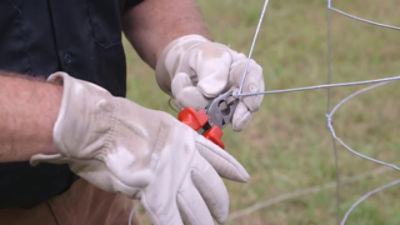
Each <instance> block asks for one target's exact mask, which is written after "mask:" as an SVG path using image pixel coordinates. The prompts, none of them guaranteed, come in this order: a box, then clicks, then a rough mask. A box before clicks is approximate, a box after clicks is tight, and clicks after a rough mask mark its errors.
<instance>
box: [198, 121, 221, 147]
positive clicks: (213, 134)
mask: <svg viewBox="0 0 400 225" xmlns="http://www.w3.org/2000/svg"><path fill="white" fill-rule="evenodd" d="M203 135H204V137H205V138H207V139H208V140H210V141H212V142H214V144H216V145H218V146H219V147H221V148H222V149H225V145H224V143H223V142H222V141H221V138H222V135H223V133H222V130H221V129H220V128H219V127H218V126H216V125H214V126H212V127H211V128H210V129H208V130H207V131H206V132H204V134H203Z"/></svg>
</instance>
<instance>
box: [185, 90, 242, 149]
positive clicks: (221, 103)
mask: <svg viewBox="0 0 400 225" xmlns="http://www.w3.org/2000/svg"><path fill="white" fill-rule="evenodd" d="M238 103H239V99H238V98H235V97H234V96H233V90H229V91H227V92H225V93H223V94H221V95H219V96H218V97H216V98H215V99H214V100H213V101H212V102H211V103H210V105H209V106H208V107H207V108H206V109H205V110H204V109H203V110H199V111H196V110H195V109H194V108H191V107H187V108H185V109H183V110H181V111H180V112H179V114H178V119H179V120H180V121H181V122H183V123H185V124H186V125H188V126H190V127H191V128H193V129H194V130H197V131H201V130H203V131H202V134H203V136H204V137H205V138H207V139H209V140H210V141H212V142H214V143H215V144H216V145H218V146H220V147H221V148H225V145H224V143H223V142H222V140H221V138H222V135H223V132H222V129H223V128H224V126H225V125H227V124H228V123H231V122H232V117H233V113H234V112H235V109H236V106H237V104H238Z"/></svg>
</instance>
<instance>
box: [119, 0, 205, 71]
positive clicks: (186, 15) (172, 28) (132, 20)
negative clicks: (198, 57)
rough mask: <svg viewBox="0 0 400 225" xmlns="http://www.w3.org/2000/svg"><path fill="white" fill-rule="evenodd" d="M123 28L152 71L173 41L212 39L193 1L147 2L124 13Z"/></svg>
mask: <svg viewBox="0 0 400 225" xmlns="http://www.w3.org/2000/svg"><path fill="white" fill-rule="evenodd" d="M123 25H124V31H125V34H126V36H127V38H128V39H129V41H130V42H131V43H132V45H133V46H134V47H135V49H136V50H137V52H138V53H139V55H140V56H141V57H142V59H143V60H145V61H146V62H147V63H148V64H149V65H150V66H152V67H153V68H154V67H155V65H156V62H157V57H158V56H159V54H160V53H161V51H162V50H163V49H164V47H165V46H166V45H167V44H168V43H169V42H171V41H172V40H174V39H176V38H178V37H180V36H182V35H187V34H200V35H203V36H205V37H209V34H208V32H207V30H206V28H205V26H204V23H203V20H202V17H201V15H200V12H199V10H198V9H197V6H196V4H195V1H194V0H144V1H143V2H142V3H140V4H139V5H138V6H136V7H134V8H132V9H131V10H130V11H128V12H126V13H125V15H124V18H123Z"/></svg>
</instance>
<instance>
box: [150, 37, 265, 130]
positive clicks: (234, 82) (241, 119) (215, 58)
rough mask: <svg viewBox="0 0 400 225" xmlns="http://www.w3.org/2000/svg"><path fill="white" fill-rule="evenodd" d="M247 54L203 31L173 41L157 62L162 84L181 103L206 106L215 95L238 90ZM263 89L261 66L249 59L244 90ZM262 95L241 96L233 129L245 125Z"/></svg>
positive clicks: (256, 108)
mask: <svg viewBox="0 0 400 225" xmlns="http://www.w3.org/2000/svg"><path fill="white" fill-rule="evenodd" d="M246 63H247V57H246V56H245V55H244V54H241V53H237V52H236V51H233V50H232V49H230V48H228V47H227V46H225V45H222V44H219V43H215V42H211V41H209V40H208V39H206V38H204V37H202V36H200V35H187V36H183V37H181V38H178V39H176V40H174V41H172V42H171V43H170V44H168V45H167V47H165V49H164V50H163V51H162V53H161V55H160V57H159V59H158V61H157V66H156V79H157V82H158V84H159V86H160V88H161V89H162V90H163V91H164V92H166V93H167V94H169V95H170V96H172V98H173V99H174V100H175V103H176V104H177V105H178V106H179V107H180V108H184V107H189V106H190V107H193V108H195V109H197V110H200V109H204V108H205V107H206V106H208V105H209V103H210V102H211V101H212V99H213V98H215V97H217V96H218V95H219V94H222V93H224V92H225V91H228V90H229V89H237V90H239V87H240V83H241V81H242V75H243V72H244V69H245V67H246ZM258 91H264V78H263V74H262V68H261V66H259V65H258V64H257V63H256V62H255V61H254V60H251V61H250V64H249V67H248V70H247V76H246V80H245V83H244V86H243V92H258ZM262 99H263V96H262V95H258V96H252V97H242V98H241V100H240V102H239V104H238V106H237V108H236V110H235V112H234V114H233V119H232V127H233V130H236V131H240V130H242V129H244V128H245V127H246V126H247V125H248V123H249V121H250V119H251V116H252V113H254V112H255V111H257V110H258V109H259V108H260V105H261V102H262Z"/></svg>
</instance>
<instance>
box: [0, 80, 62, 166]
mask: <svg viewBox="0 0 400 225" xmlns="http://www.w3.org/2000/svg"><path fill="white" fill-rule="evenodd" d="M4 75H6V73H4V72H0V162H11V161H24V160H29V158H30V157H31V156H32V155H34V154H37V153H45V154H46V153H53V152H55V151H56V150H55V148H54V145H53V140H52V132H53V126H54V123H55V120H56V118H57V115H58V110H59V106H60V103H61V96H62V87H61V86H56V85H53V84H48V83H45V82H43V81H34V80H29V79H25V78H23V77H16V76H4Z"/></svg>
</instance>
